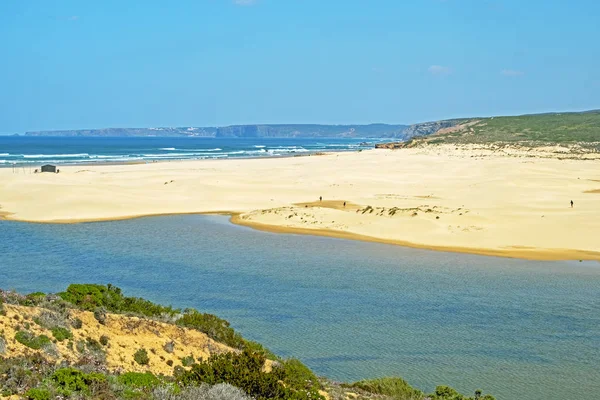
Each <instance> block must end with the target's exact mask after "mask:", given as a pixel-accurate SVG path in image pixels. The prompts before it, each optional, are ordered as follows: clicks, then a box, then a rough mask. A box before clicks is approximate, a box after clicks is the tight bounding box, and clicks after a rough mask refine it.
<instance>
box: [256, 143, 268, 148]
mask: <svg viewBox="0 0 600 400" xmlns="http://www.w3.org/2000/svg"><path fill="white" fill-rule="evenodd" d="M254 147H256V148H257V149H264V148H265V147H267V146H264V145H262V144H257V145H256V146H254Z"/></svg>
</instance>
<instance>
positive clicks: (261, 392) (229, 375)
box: [176, 350, 323, 400]
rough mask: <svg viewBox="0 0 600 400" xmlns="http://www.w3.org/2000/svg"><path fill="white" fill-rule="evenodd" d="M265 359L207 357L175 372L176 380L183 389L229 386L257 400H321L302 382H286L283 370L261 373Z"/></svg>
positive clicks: (258, 356)
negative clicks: (202, 385)
mask: <svg viewBox="0 0 600 400" xmlns="http://www.w3.org/2000/svg"><path fill="white" fill-rule="evenodd" d="M265 360H266V358H265V356H264V354H261V353H252V352H250V351H248V350H244V351H243V352H241V353H239V354H237V353H224V354H218V355H213V356H211V357H210V358H209V359H208V360H206V361H202V362H200V363H198V364H194V365H193V366H192V369H191V370H190V371H185V370H183V371H181V370H177V371H176V380H177V381H178V382H179V383H180V384H183V385H184V386H189V385H198V384H201V383H206V384H209V385H216V384H219V383H229V384H231V385H233V386H235V387H238V388H240V389H241V390H243V391H244V392H245V393H246V394H248V395H250V396H252V397H254V398H256V399H258V400H260V399H294V400H308V399H323V397H322V396H321V395H320V394H319V392H318V391H317V390H313V389H307V388H306V382H305V381H304V380H303V379H301V378H300V379H290V377H289V376H288V372H290V371H292V370H293V367H292V368H291V369H290V370H288V371H286V370H285V367H284V368H276V369H274V370H273V371H272V372H271V373H266V372H264V371H263V366H264V364H265Z"/></svg>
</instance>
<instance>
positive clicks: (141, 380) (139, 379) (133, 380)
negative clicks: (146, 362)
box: [118, 372, 161, 389]
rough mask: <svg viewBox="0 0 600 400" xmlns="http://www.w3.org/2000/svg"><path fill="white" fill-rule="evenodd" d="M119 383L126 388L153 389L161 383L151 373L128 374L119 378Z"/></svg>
mask: <svg viewBox="0 0 600 400" xmlns="http://www.w3.org/2000/svg"><path fill="white" fill-rule="evenodd" d="M118 381H119V382H120V383H122V384H123V385H125V386H129V387H135V388H143V389H152V388H155V387H157V386H158V385H160V383H161V381H160V379H158V378H157V377H156V376H154V375H153V374H151V373H150V372H144V373H141V372H127V373H125V374H123V375H121V376H119V377H118Z"/></svg>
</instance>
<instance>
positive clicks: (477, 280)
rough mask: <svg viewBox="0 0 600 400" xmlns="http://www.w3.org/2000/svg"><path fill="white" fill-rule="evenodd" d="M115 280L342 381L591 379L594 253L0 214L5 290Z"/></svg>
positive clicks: (598, 357)
mask: <svg viewBox="0 0 600 400" xmlns="http://www.w3.org/2000/svg"><path fill="white" fill-rule="evenodd" d="M73 282H94V283H104V284H106V283H112V284H115V285H118V286H120V287H122V288H123V289H124V291H125V293H126V294H129V295H135V296H141V297H145V298H148V299H150V300H152V301H155V302H159V303H163V304H171V305H173V306H177V307H195V308H198V309H200V310H203V311H207V312H212V313H215V314H217V315H219V316H221V317H223V318H225V319H227V320H229V321H230V322H231V323H232V325H233V326H234V327H235V328H236V329H238V330H239V331H240V332H241V333H242V334H243V335H244V336H245V337H247V338H249V339H253V340H257V341H259V342H261V343H263V344H265V345H266V346H267V347H269V348H270V349H272V350H273V351H274V352H276V353H278V354H280V355H282V356H289V357H292V356H293V357H298V358H300V359H301V360H302V361H304V362H305V363H306V364H308V365H309V366H310V367H311V368H313V369H314V370H315V371H316V372H317V373H318V374H320V375H325V376H328V377H330V378H333V379H336V380H343V381H353V380H359V379H366V378H373V377H382V376H390V375H399V376H402V377H404V378H405V379H406V380H408V381H409V382H410V383H411V384H413V385H414V386H417V387H419V388H421V389H423V390H426V391H430V390H432V389H433V388H434V386H435V385H436V384H448V385H451V386H454V387H456V388H458V389H459V390H461V391H464V392H465V393H469V394H470V393H472V392H473V391H474V390H475V389H477V388H481V389H483V390H484V391H486V392H491V393H493V394H494V395H496V396H497V398H498V399H506V400H508V399H539V400H552V399H556V400H559V399H561V400H562V399H574V398H590V397H589V396H593V395H592V394H593V393H599V392H600V264H598V263H585V262H584V263H579V262H533V261H523V260H512V259H502V258H494V257H482V256H471V255H465V254H451V253H441V252H433V251H426V250H417V249H407V248H402V247H396V246H390V245H383V244H376V243H363V242H356V241H347V240H340V239H333V238H322V237H311V236H298V235H284V234H272V233H267V232H259V231H254V230H251V229H248V228H244V227H239V226H234V225H231V224H230V223H229V222H228V219H227V218H226V217H222V216H190V215H187V216H163V217H149V218H141V219H135V220H129V221H116V222H97V223H86V224H75V225H50V224H27V223H18V222H10V221H0V287H2V288H4V289H11V288H12V289H16V290H18V291H20V292H33V291H44V292H56V291H61V290H64V289H65V287H66V286H67V285H68V284H69V283H73Z"/></svg>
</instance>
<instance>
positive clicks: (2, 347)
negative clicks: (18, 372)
mask: <svg viewBox="0 0 600 400" xmlns="http://www.w3.org/2000/svg"><path fill="white" fill-rule="evenodd" d="M5 352H6V339H4V335H2V334H0V354H4V353H5Z"/></svg>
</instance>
